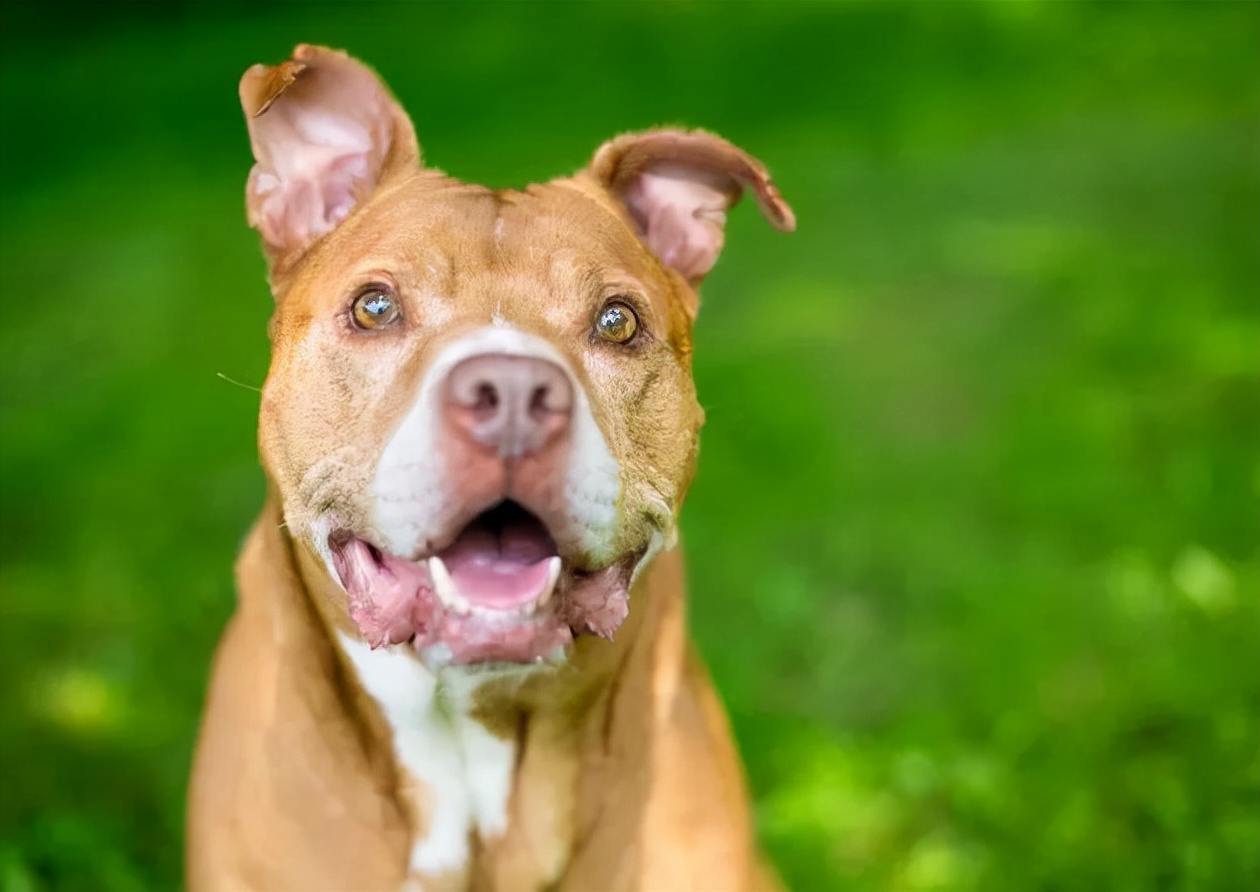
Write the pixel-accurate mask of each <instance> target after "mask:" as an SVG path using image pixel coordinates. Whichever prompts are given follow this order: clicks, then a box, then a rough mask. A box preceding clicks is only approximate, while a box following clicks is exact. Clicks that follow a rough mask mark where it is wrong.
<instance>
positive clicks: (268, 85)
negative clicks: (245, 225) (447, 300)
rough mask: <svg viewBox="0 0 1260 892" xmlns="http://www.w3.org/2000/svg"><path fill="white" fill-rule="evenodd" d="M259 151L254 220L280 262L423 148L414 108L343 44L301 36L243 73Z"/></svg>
mask: <svg viewBox="0 0 1260 892" xmlns="http://www.w3.org/2000/svg"><path fill="white" fill-rule="evenodd" d="M240 94H241V106H242V107H243V108H244V110H245V120H246V122H247V124H248V126H249V142H250V146H251V147H252V148H253V151H254V161H255V162H256V163H255V164H254V168H253V170H251V171H250V174H249V182H248V184H247V185H246V188H245V204H246V208H247V212H248V216H249V223H250V225H251V226H253V227H254V228H255V229H257V230H258V232H259V233H260V234H261V235H262V239H263V246H264V248H265V249H266V252H267V257H268V259H269V260H270V262H271V264H272V266H273V268H274V267H275V266H277V265H284V264H286V263H288V262H291V261H292V260H293V259H296V257H298V256H300V255H301V253H302V252H303V251H304V250H305V249H306V248H308V247H309V246H310V245H311V244H312V243H314V242H315V241H316V240H317V239H319V238H320V236H322V235H324V234H326V233H328V232H330V231H331V230H332V229H333V228H334V227H335V226H336V225H337V224H338V223H340V222H341V221H342V220H344V219H345V218H346V216H348V215H349V213H350V211H351V210H353V209H354V207H355V205H356V204H358V203H359V202H360V201H362V200H363V199H364V198H366V197H367V196H368V195H369V194H370V193H371V192H372V191H373V190H374V189H375V188H376V186H377V185H378V184H379V183H380V182H382V181H383V180H384V179H385V178H387V177H388V176H389V175H390V174H391V173H393V172H394V171H395V170H400V169H403V168H404V167H414V166H415V165H416V164H418V163H419V160H420V148H419V145H418V144H417V142H416V134H415V131H414V129H413V128H412V126H411V121H410V119H409V118H408V117H407V113H406V112H404V111H403V110H402V107H401V106H399V105H398V103H397V102H396V101H395V100H394V97H393V96H391V95H390V93H389V90H387V89H386V87H385V85H384V84H382V83H381V81H380V79H379V78H377V76H376V75H375V74H374V73H373V72H372V71H371V70H369V69H368V68H367V67H366V66H365V65H363V64H361V63H360V62H357V61H356V60H354V59H351V58H350V57H349V56H347V55H346V54H345V53H342V52H338V51H336V50H330V49H326V48H324V47H317V46H307V45H306V44H302V45H300V46H298V47H297V49H295V50H294V51H293V57H292V58H291V59H289V60H288V61H286V62H281V63H280V64H279V65H276V66H267V65H255V66H253V67H252V68H250V69H249V70H248V71H246V72H245V75H244V76H243V77H242V78H241V87H240Z"/></svg>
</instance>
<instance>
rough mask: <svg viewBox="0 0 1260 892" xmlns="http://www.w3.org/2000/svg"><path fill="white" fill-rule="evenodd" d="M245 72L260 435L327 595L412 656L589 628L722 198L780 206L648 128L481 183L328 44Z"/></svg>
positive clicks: (731, 169)
mask: <svg viewBox="0 0 1260 892" xmlns="http://www.w3.org/2000/svg"><path fill="white" fill-rule="evenodd" d="M240 92H241V102H242V105H243V106H244V109H245V113H246V118H247V120H248V125H249V135H250V142H251V144H252V147H253V152H254V158H255V161H256V164H255V165H254V168H253V170H252V172H251V173H250V176H249V182H248V186H247V192H246V194H247V206H248V213H249V220H250V223H251V224H252V225H253V226H254V227H255V228H257V229H258V231H259V232H260V233H261V235H262V239H263V244H264V247H265V251H266V254H267V257H268V260H269V263H270V281H271V287H272V292H273V294H274V296H275V300H276V310H275V315H274V317H273V319H272V323H271V339H272V343H273V358H272V365H271V371H270V373H269V375H268V377H267V382H266V385H265V387H264V389H263V399H262V411H261V425H260V435H259V438H260V447H261V451H262V457H263V463H264V466H265V467H266V470H267V472H268V474H269V476H270V478H271V480H272V481H273V483H274V486H275V487H276V489H277V491H278V493H279V495H280V498H281V501H282V504H283V510H284V515H285V520H286V523H287V525H288V527H289V529H290V531H291V534H292V535H293V538H294V540H295V541H296V542H297V543H298V545H299V547H302V548H307V549H309V550H310V552H311V553H312V554H313V555H315V556H316V557H317V558H318V560H319V561H320V563H321V564H322V566H323V567H324V568H325V569H326V570H327V573H328V574H329V577H330V579H331V580H334V581H335V582H336V583H337V585H336V586H332V587H330V588H331V590H332V591H333V592H335V595H334V600H337V601H338V602H339V603H336V604H333V605H325V606H326V607H330V609H332V611H333V615H334V616H338V617H341V620H340V621H341V622H342V623H343V625H344V628H345V630H346V631H348V632H350V633H354V632H355V631H356V630H357V633H358V634H361V635H362V636H364V637H365V638H366V639H367V640H368V641H369V642H370V643H371V644H372V645H373V646H385V645H391V644H402V643H409V644H410V645H412V646H414V647H415V649H416V650H417V651H418V652H419V653H420V654H421V656H422V657H423V658H424V659H425V660H426V662H428V663H430V664H431V665H440V664H443V663H455V664H467V663H485V662H510V663H527V662H537V661H540V660H547V659H557V658H560V657H561V656H562V655H563V654H564V653H565V651H566V649H567V647H568V645H569V644H570V643H571V642H572V640H573V636H574V635H578V634H582V633H584V632H592V633H595V634H597V635H602V636H605V637H611V636H612V635H613V633H614V632H615V631H616V630H617V628H618V626H619V625H620V624H621V622H622V620H623V619H624V618H625V616H626V614H627V610H628V609H629V605H628V591H629V586H630V582H631V581H632V579H633V578H634V576H635V573H636V571H637V570H638V569H639V568H640V567H641V566H643V565H644V564H645V562H646V561H647V560H649V559H650V558H651V556H652V555H653V554H655V553H656V552H657V551H658V550H659V549H660V548H662V547H666V546H668V545H669V544H671V543H672V540H673V536H674V524H675V519H676V517H677V514H678V510H679V507H680V504H681V502H682V499H683V496H684V494H685V493H686V491H687V487H688V484H689V483H690V481H691V477H692V472H693V468H694V463H695V457H696V445H697V435H698V431H699V428H700V425H701V423H702V419H703V413H702V412H701V410H700V407H699V406H698V404H697V403H696V398H695V391H694V388H693V386H692V381H691V372H690V358H691V324H692V320H693V319H694V317H695V314H696V310H697V305H698V299H697V296H696V292H695V290H694V289H695V287H696V285H697V284H698V283H699V282H700V280H701V279H702V278H703V277H704V275H705V274H706V273H707V272H708V271H709V270H710V269H711V268H712V266H713V264H714V262H715V261H716V260H717V257H718V253H719V251H720V250H721V247H722V242H723V224H724V223H725V217H726V212H727V210H728V209H729V208H730V207H731V206H732V205H733V204H734V203H735V202H736V201H737V200H738V199H739V197H740V195H741V193H742V191H743V190H744V189H749V190H751V191H752V193H753V194H754V196H755V197H756V199H757V203H758V204H759V205H760V207H761V210H762V212H763V213H764V214H765V216H766V218H767V219H768V220H769V221H770V222H771V223H772V224H774V225H775V226H776V227H778V228H779V229H783V230H790V229H792V228H793V225H794V223H793V218H792V213H791V211H790V209H789V208H788V206H787V205H786V204H785V203H784V202H783V200H782V199H781V198H780V196H779V194H778V192H777V191H776V190H775V188H774V186H773V185H772V184H771V182H770V178H769V176H768V175H767V173H766V171H765V168H763V167H762V165H761V164H759V163H758V162H757V161H756V160H754V159H753V158H750V157H749V156H748V155H746V154H745V153H743V152H742V151H740V150H739V149H737V148H736V147H734V146H732V145H730V144H729V143H727V142H725V141H723V140H721V139H719V138H718V137H716V136H712V135H709V134H705V133H697V132H681V131H672V130H660V131H652V132H648V133H644V134H637V135H627V136H621V137H618V138H616V139H614V140H612V141H610V142H608V143H605V144H604V145H603V146H601V147H600V148H599V150H598V151H597V152H596V153H595V156H594V159H593V160H592V161H591V163H590V165H589V166H588V167H587V168H585V169H584V170H582V171H580V172H579V173H577V174H576V175H575V176H573V177H571V178H566V179H559V180H554V181H552V182H550V183H547V184H545V185H541V186H531V187H529V188H527V189H525V190H524V191H512V190H504V191H494V190H491V189H488V188H485V187H482V186H474V185H467V184H464V183H461V182H459V181H457V180H454V179H451V178H450V177H447V176H446V175H444V174H442V173H441V172H439V171H436V170H431V169H428V168H425V167H424V166H422V165H421V163H420V150H419V147H418V144H417V142H416V137H415V134H414V132H413V130H412V126H411V123H410V121H409V120H408V118H407V116H406V114H405V113H404V112H403V110H402V109H401V108H400V107H399V106H398V104H397V103H396V102H395V101H394V99H393V98H392V97H391V96H390V94H389V92H388V91H387V90H386V88H385V87H384V86H383V85H382V84H381V83H380V81H379V80H378V79H377V78H376V76H375V75H374V74H373V73H372V72H371V71H369V70H368V69H367V68H366V67H364V66H363V65H361V64H359V63H358V62H356V61H355V60H353V59H351V58H349V57H347V56H346V55H344V54H342V53H339V52H335V51H332V50H327V49H321V48H317V47H310V46H299V47H298V48H297V49H296V50H295V52H294V54H293V57H292V58H291V59H290V60H288V61H286V62H284V63H282V64H281V65H278V66H275V67H266V66H262V65H256V66H254V67H253V68H251V69H250V70H249V71H248V72H246V74H245V76H244V78H243V79H242V81H241V90H240Z"/></svg>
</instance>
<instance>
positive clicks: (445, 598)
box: [428, 555, 472, 615]
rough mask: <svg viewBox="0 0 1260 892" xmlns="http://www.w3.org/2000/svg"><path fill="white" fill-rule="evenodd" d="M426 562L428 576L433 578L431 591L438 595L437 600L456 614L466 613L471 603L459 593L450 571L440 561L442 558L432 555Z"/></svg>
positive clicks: (469, 610)
mask: <svg viewBox="0 0 1260 892" xmlns="http://www.w3.org/2000/svg"><path fill="white" fill-rule="evenodd" d="M428 564H429V578H430V579H432V580H433V592H434V594H436V595H437V596H438V600H439V601H441V602H442V603H443V604H445V605H446V606H447V607H449V608H450V609H451V610H454V611H455V612H456V613H458V614H461V615H467V614H468V613H469V612H471V610H472V605H471V604H469V603H468V602H467V601H465V600H464V596H463V595H461V594H460V593H459V589H458V588H456V586H455V580H454V579H451V574H450V571H448V570H447V569H446V564H444V563H442V559H441V558H440V557H438V556H437V555H434V556H433V557H431V558H429V560H428Z"/></svg>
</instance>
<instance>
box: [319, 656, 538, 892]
mask: <svg viewBox="0 0 1260 892" xmlns="http://www.w3.org/2000/svg"><path fill="white" fill-rule="evenodd" d="M337 637H338V639H339V640H340V642H341V647H342V649H343V650H344V651H345V652H346V655H347V656H348V657H349V658H350V662H351V663H353V664H354V668H355V670H356V671H357V672H358V674H359V680H360V681H361V682H362V683H363V687H364V688H365V689H366V690H367V692H368V693H369V694H371V695H372V697H373V698H374V699H375V700H376V701H377V703H379V704H380V706H381V711H382V712H383V713H384V714H385V720H386V721H387V722H388V723H389V726H390V728H391V729H392V730H393V733H394V750H395V752H396V754H397V756H398V761H399V762H400V763H401V764H402V766H403V767H404V768H405V769H406V770H407V772H408V773H409V774H410V775H411V776H412V777H413V778H414V779H415V780H416V781H417V783H418V784H420V785H422V787H423V789H420V790H417V791H416V793H417V797H416V803H415V805H416V808H417V812H418V813H419V814H420V815H421V826H422V827H423V828H424V831H425V832H423V833H422V834H421V835H420V836H419V837H417V839H416V840H414V842H413V843H412V848H411V860H410V867H411V870H413V871H416V872H419V873H426V874H435V873H442V872H443V871H447V870H454V869H457V868H460V867H462V866H463V865H464V864H465V863H466V862H467V861H468V854H469V852H468V833H469V831H470V830H474V829H475V830H477V832H478V833H480V834H481V836H482V837H483V838H489V837H493V836H497V835H499V834H501V833H502V832H503V831H504V829H505V828H506V827H507V805H508V797H509V795H510V794H511V791H512V767H513V764H514V762H515V759H516V746H515V744H514V743H513V742H512V741H508V740H500V739H499V738H497V737H495V736H494V735H493V734H491V733H490V732H489V731H487V730H486V729H485V728H484V727H482V725H481V724H480V723H479V722H477V721H476V720H475V719H473V718H472V717H471V716H470V715H469V707H470V705H471V698H472V694H473V692H474V691H475V690H476V683H475V681H474V680H473V679H469V678H468V677H467V676H463V675H461V674H459V673H457V672H455V673H453V674H452V676H451V678H450V679H447V678H446V677H445V676H444V678H443V681H444V684H443V685H442V686H441V687H439V685H438V679H437V677H436V676H435V675H434V674H433V673H432V672H430V671H429V670H428V669H426V668H425V667H424V666H423V665H421V663H420V662H419V661H418V660H416V659H414V658H412V657H411V656H409V655H408V654H406V653H404V652H402V651H400V650H398V649H396V648H381V649H379V650H372V649H371V648H370V647H369V646H368V645H367V644H365V643H364V642H362V641H357V640H355V639H353V638H351V637H350V636H349V635H346V634H345V633H344V632H338V633H337Z"/></svg>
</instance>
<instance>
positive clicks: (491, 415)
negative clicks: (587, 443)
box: [445, 353, 573, 456]
mask: <svg viewBox="0 0 1260 892" xmlns="http://www.w3.org/2000/svg"><path fill="white" fill-rule="evenodd" d="M446 397H447V398H446V407H445V408H446V413H447V416H448V418H449V419H450V420H451V421H452V422H453V424H454V426H455V428H456V430H458V431H460V432H462V433H463V434H464V435H466V436H468V437H470V438H472V439H473V440H474V441H476V442H477V443H478V444H480V445H482V446H485V447H490V448H494V449H496V450H497V451H498V452H499V454H500V455H503V456H517V455H528V454H530V453H533V452H537V451H539V450H540V449H542V448H543V447H544V446H546V445H547V444H548V443H550V442H552V441H553V440H555V439H556V438H558V437H559V436H561V435H562V434H563V433H564V432H565V431H566V430H567V429H568V427H569V416H570V415H571V414H572V411H573V386H572V385H571V384H570V383H569V377H568V375H567V374H565V372H564V370H563V369H561V368H560V367H559V366H557V365H556V364H555V363H552V362H548V361H547V360H545V359H535V358H533V357H528V356H508V355H504V354H497V353H494V354H485V355H481V356H473V357H471V358H469V359H465V360H464V361H463V362H460V363H459V364H458V365H456V366H455V368H453V369H451V371H450V374H449V376H448V378H447V387H446Z"/></svg>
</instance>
